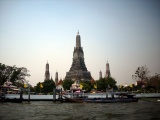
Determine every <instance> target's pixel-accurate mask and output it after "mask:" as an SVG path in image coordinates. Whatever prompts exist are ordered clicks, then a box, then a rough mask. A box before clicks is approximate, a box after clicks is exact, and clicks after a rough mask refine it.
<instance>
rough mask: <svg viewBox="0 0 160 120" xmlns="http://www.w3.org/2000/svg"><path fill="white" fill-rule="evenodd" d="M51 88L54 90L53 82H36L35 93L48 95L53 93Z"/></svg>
mask: <svg viewBox="0 0 160 120" xmlns="http://www.w3.org/2000/svg"><path fill="white" fill-rule="evenodd" d="M53 88H55V82H54V81H53V80H45V81H44V82H42V83H40V82H38V83H37V85H36V87H35V92H37V93H41V92H43V93H49V92H53Z"/></svg>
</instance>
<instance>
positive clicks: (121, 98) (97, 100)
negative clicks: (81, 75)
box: [63, 93, 138, 103]
mask: <svg viewBox="0 0 160 120" xmlns="http://www.w3.org/2000/svg"><path fill="white" fill-rule="evenodd" d="M118 95H119V97H117V98H114V97H113V98H88V97H84V98H83V97H72V98H69V97H66V96H63V97H64V98H65V100H66V101H67V102H75V103H116V102H138V98H134V97H133V96H134V95H131V94H124V93H123V94H118ZM122 95H123V96H122Z"/></svg>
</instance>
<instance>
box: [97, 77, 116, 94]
mask: <svg viewBox="0 0 160 120" xmlns="http://www.w3.org/2000/svg"><path fill="white" fill-rule="evenodd" d="M116 83H117V82H116V81H115V80H114V79H113V78H112V77H109V78H101V79H100V80H98V81H97V90H102V91H106V88H107V89H110V88H113V89H117V86H116Z"/></svg>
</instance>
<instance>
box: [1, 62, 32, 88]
mask: <svg viewBox="0 0 160 120" xmlns="http://www.w3.org/2000/svg"><path fill="white" fill-rule="evenodd" d="M28 72H29V71H28V70H27V68H25V67H20V68H17V67H16V66H15V65H14V66H7V65H5V64H2V63H0V85H2V84H4V82H5V81H7V80H10V81H11V82H12V83H13V84H19V83H22V82H24V81H26V79H25V77H29V76H30V74H28Z"/></svg>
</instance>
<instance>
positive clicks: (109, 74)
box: [106, 61, 111, 78]
mask: <svg viewBox="0 0 160 120" xmlns="http://www.w3.org/2000/svg"><path fill="white" fill-rule="evenodd" d="M110 76H111V73H110V68H109V63H108V61H107V63H106V78H109V77H110Z"/></svg>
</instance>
